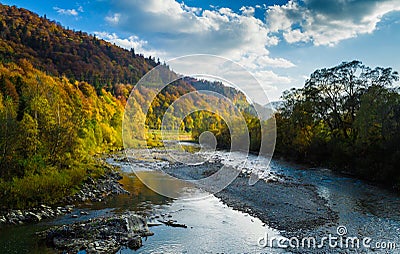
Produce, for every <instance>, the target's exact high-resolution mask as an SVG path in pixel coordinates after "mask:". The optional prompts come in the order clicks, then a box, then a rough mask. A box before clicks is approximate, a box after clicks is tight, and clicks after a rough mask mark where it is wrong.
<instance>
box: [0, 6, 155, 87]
mask: <svg viewBox="0 0 400 254" xmlns="http://www.w3.org/2000/svg"><path fill="white" fill-rule="evenodd" d="M0 31H1V32H0V60H1V61H2V62H16V61H18V60H20V59H27V60H28V61H30V62H31V63H32V64H33V65H34V66H36V67H37V68H38V69H40V70H43V71H45V72H47V73H49V74H51V75H54V76H63V75H64V76H66V77H67V78H69V79H73V80H79V81H86V82H88V83H91V84H93V85H94V86H95V87H96V88H97V89H98V90H99V89H100V87H101V86H105V85H110V84H116V83H125V84H127V83H129V84H135V83H136V82H137V81H138V80H139V79H140V77H142V76H143V75H144V74H145V73H146V72H148V71H149V70H150V69H152V68H153V67H155V66H156V65H157V64H158V63H156V62H155V60H154V59H153V58H151V57H149V58H145V57H143V56H142V55H137V54H135V53H134V50H133V49H132V50H131V51H128V50H125V49H122V48H120V47H117V46H115V45H113V44H111V43H109V42H106V41H104V40H100V39H98V38H96V37H95V36H93V35H89V34H87V33H85V32H82V31H77V32H76V31H73V30H70V29H65V28H64V27H62V26H61V25H60V24H58V23H56V22H55V21H50V20H48V19H47V18H46V17H39V16H38V15H37V14H35V13H33V12H30V11H28V10H26V9H22V8H17V7H15V6H12V7H10V6H6V5H0Z"/></svg>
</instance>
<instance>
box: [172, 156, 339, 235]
mask: <svg viewBox="0 0 400 254" xmlns="http://www.w3.org/2000/svg"><path fill="white" fill-rule="evenodd" d="M220 165H221V164H220V163H210V162H208V163H204V164H201V165H196V166H190V167H188V166H182V165H181V164H171V165H170V166H169V167H165V168H164V172H165V173H168V174H170V175H172V176H174V177H177V178H180V179H199V178H202V177H205V176H206V175H207V174H209V173H210V172H213V171H214V172H216V171H217V170H218V169H219V166H220ZM248 177H249V176H248V174H245V173H243V172H242V173H240V174H239V177H237V178H236V179H235V180H234V181H233V182H232V183H231V184H229V185H228V186H227V187H226V188H225V189H223V190H222V191H220V192H218V193H214V194H213V195H214V196H215V197H217V198H218V199H219V200H221V202H222V203H224V204H226V205H228V206H230V207H232V208H233V209H234V210H239V211H241V212H244V213H248V214H250V215H252V216H254V217H257V218H259V219H260V220H261V221H262V222H264V223H265V224H267V225H268V226H270V227H272V228H274V229H277V230H279V231H282V232H285V233H293V232H297V231H299V230H300V231H301V230H308V229H312V228H315V227H319V226H322V225H327V224H330V223H331V224H333V223H335V222H336V221H337V218H338V216H337V214H336V213H335V212H334V211H333V210H331V209H330V208H329V207H328V204H327V201H326V200H325V199H324V198H322V197H321V196H319V195H318V193H317V190H316V188H315V186H313V185H308V184H302V183H294V182H285V181H284V180H283V181H282V180H281V181H280V180H278V178H276V177H275V178H274V176H272V177H271V178H269V179H265V180H262V179H260V180H259V181H258V182H257V183H256V184H254V185H252V186H251V185H249V184H248V179H249V178H248ZM199 187H200V186H199ZM201 188H204V189H205V190H207V187H206V186H201Z"/></svg>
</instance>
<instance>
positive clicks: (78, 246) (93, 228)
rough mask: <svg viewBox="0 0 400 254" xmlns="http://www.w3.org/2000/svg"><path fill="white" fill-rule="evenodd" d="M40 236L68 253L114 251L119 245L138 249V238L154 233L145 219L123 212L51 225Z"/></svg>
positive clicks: (139, 242) (139, 243)
mask: <svg viewBox="0 0 400 254" xmlns="http://www.w3.org/2000/svg"><path fill="white" fill-rule="evenodd" d="M39 235H40V236H41V237H42V238H44V239H46V243H47V244H48V245H50V246H52V247H54V248H55V249H57V250H62V251H66V252H67V253H76V252H78V251H80V250H86V252H87V253H115V252H116V251H118V250H119V249H120V248H121V246H126V247H128V248H130V249H133V250H137V249H138V248H140V247H141V246H142V239H141V237H142V236H151V235H153V233H152V232H151V231H150V230H149V228H148V226H147V223H146V220H145V219H144V218H142V217H140V216H138V215H136V214H133V213H126V214H124V215H115V216H111V217H100V218H96V219H91V220H88V221H84V222H77V223H74V224H70V225H63V226H61V227H60V226H57V227H53V228H50V229H48V230H46V231H43V232H41V233H39Z"/></svg>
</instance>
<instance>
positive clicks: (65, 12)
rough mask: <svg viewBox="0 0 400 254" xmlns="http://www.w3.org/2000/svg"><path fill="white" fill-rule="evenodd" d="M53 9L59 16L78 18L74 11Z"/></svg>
mask: <svg viewBox="0 0 400 254" xmlns="http://www.w3.org/2000/svg"><path fill="white" fill-rule="evenodd" d="M53 9H54V10H55V11H56V12H57V13H58V14H61V15H68V16H78V12H77V11H76V10H75V9H61V8H59V7H53Z"/></svg>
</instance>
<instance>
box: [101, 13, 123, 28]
mask: <svg viewBox="0 0 400 254" xmlns="http://www.w3.org/2000/svg"><path fill="white" fill-rule="evenodd" d="M120 18H121V14H119V13H114V14H112V15H111V16H107V17H106V18H105V20H106V21H107V22H109V23H111V24H113V25H118V23H119V19H120Z"/></svg>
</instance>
